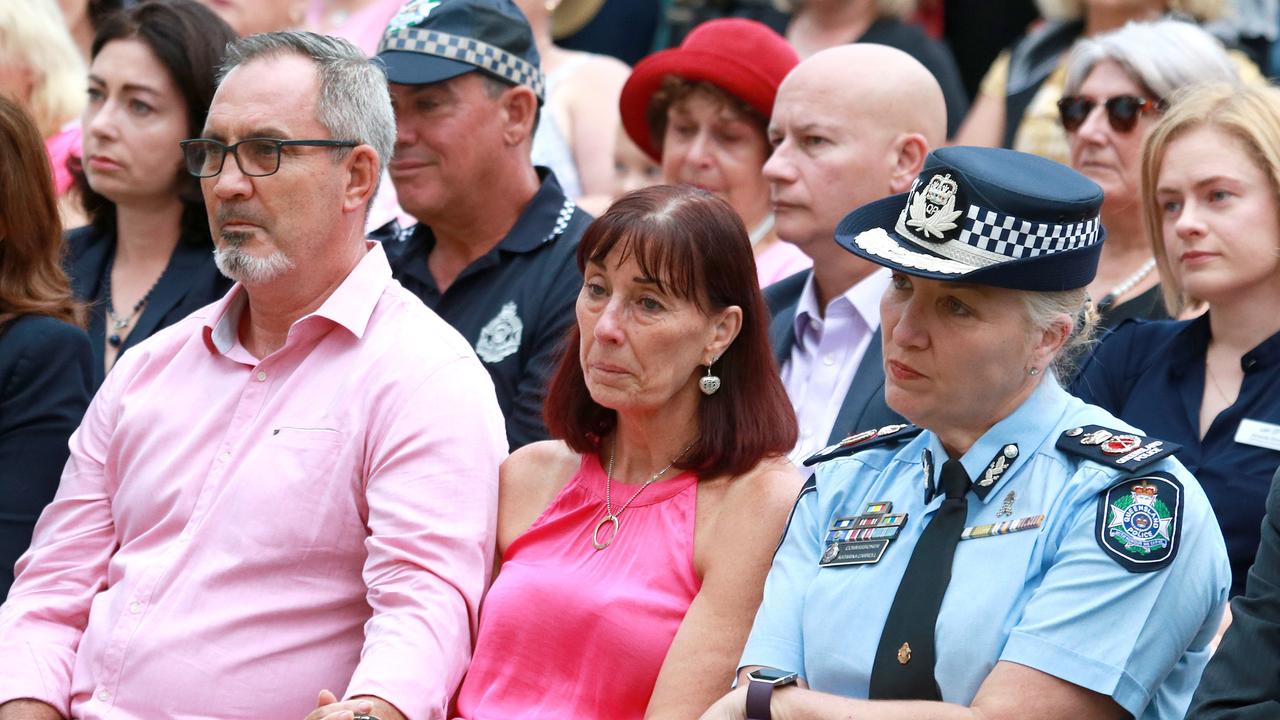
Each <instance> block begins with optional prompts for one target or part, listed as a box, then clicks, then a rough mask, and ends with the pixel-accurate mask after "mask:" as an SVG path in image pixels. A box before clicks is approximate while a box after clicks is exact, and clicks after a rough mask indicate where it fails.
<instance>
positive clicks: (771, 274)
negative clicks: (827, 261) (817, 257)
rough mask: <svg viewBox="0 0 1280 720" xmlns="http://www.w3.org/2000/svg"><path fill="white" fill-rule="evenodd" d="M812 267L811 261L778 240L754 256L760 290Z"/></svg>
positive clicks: (802, 253)
mask: <svg viewBox="0 0 1280 720" xmlns="http://www.w3.org/2000/svg"><path fill="white" fill-rule="evenodd" d="M812 266H813V260H811V259H810V258H809V256H808V255H805V254H804V252H803V251H801V250H800V248H798V247H796V246H795V245H792V244H791V243H789V242H787V241H786V240H778V241H777V242H775V243H773V244H772V245H770V246H769V247H767V248H765V249H764V252H762V253H760V254H759V255H756V277H758V278H759V279H760V287H762V288H763V287H769V286H770V285H772V284H774V283H776V282H778V281H779V280H782V279H783V278H788V277H791V276H792V275H795V274H796V273H798V272H800V271H801V270H808V269H809V268H810V267H812Z"/></svg>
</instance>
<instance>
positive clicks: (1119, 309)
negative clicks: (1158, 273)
mask: <svg viewBox="0 0 1280 720" xmlns="http://www.w3.org/2000/svg"><path fill="white" fill-rule="evenodd" d="M1168 319H1169V312H1168V311H1167V310H1165V307H1164V296H1163V295H1162V294H1161V293H1160V285H1159V284H1157V285H1156V286H1154V287H1152V288H1151V289H1149V290H1147V291H1146V292H1144V293H1142V294H1141V295H1138V296H1137V297H1134V298H1131V299H1129V300H1125V301H1124V302H1122V303H1120V304H1119V305H1113V306H1111V307H1110V308H1108V309H1107V310H1106V311H1105V312H1103V313H1102V317H1100V318H1099V319H1098V329H1099V330H1107V331H1109V330H1115V329H1116V328H1118V327H1120V324H1121V323H1123V322H1124V321H1125V320H1168Z"/></svg>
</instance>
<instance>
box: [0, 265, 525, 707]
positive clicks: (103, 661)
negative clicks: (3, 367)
mask: <svg viewBox="0 0 1280 720" xmlns="http://www.w3.org/2000/svg"><path fill="white" fill-rule="evenodd" d="M246 301H247V295H246V293H245V290H244V289H243V287H242V286H240V285H236V286H235V287H234V288H233V289H232V290H231V291H230V292H229V293H228V294H227V296H226V297H225V298H223V299H222V300H219V301H218V302H216V303H214V304H213V305H210V306H208V307H206V308H204V309H202V310H199V311H197V312H195V313H194V314H193V315H191V316H190V317H188V318H187V319H185V320H183V321H181V322H179V323H178V324H176V325H174V326H172V327H170V328H168V329H166V330H163V331H161V332H160V333H158V334H156V335H155V336H153V337H152V338H150V339H148V340H147V341H146V342H145V343H143V344H141V345H139V346H137V347H136V348H134V349H133V350H131V351H130V352H129V353H128V354H126V355H124V356H122V357H121V359H120V362H119V363H118V364H117V365H116V367H115V368H114V369H113V370H112V371H111V373H110V374H109V375H108V376H107V379H106V383H105V384H104V385H103V386H102V389H101V390H100V391H99V392H98V395H97V397H96V398H95V399H94V401H93V404H92V405H91V406H90V408H89V411H88V413H87V415H86V416H85V419H84V422H83V424H82V425H81V426H80V429H79V430H77V431H76V433H75V435H74V436H72V439H71V459H70V461H69V462H68V464H67V468H66V470H65V471H64V473H63V476H62V482H61V486H60V487H59V489H58V494H57V497H56V499H55V500H54V502H53V504H51V505H50V506H49V507H48V509H47V510H46V511H45V512H44V514H43V516H42V517H41V519H40V522H39V524H38V525H37V527H36V532H35V539H34V542H33V544H32V547H31V549H30V550H29V551H28V552H27V554H26V555H24V556H23V558H22V559H21V560H20V561H19V563H18V577H17V580H16V582H15V583H14V586H13V590H12V592H11V594H10V595H9V599H8V602H6V603H5V604H4V605H3V607H2V608H0V703H3V702H4V701H7V700H11V699H14V698H23V697H29V698H36V699H38V700H42V701H44V702H47V703H49V704H50V705H52V706H53V707H54V708H56V709H57V710H58V711H59V712H60V713H62V714H63V715H64V716H70V717H76V718H80V719H81V720H92V719H95V718H106V717H110V718H119V719H123V720H129V719H134V718H139V719H140V718H147V719H148V720H152V719H155V718H181V717H188V718H191V717H201V718H228V719H229V718H242V719H244V720H262V719H263V718H302V717H304V716H305V715H306V714H307V713H308V712H310V711H311V710H312V709H314V707H315V704H316V695H317V693H318V692H319V691H320V689H322V688H330V689H332V690H334V691H335V692H338V693H342V692H343V690H344V689H345V694H346V696H348V697H349V696H351V695H375V696H378V697H381V698H383V699H385V700H387V701H388V702H391V703H392V704H394V705H396V706H397V707H398V708H400V709H401V710H402V711H403V712H404V714H405V715H406V716H408V717H410V718H414V720H418V719H420V718H441V717H444V714H445V712H446V707H447V704H448V701H449V699H450V697H451V696H452V695H453V693H454V690H455V689H456V687H457V684H458V682H459V681H460V680H461V678H462V675H463V672H464V670H465V669H466V666H467V659H468V656H469V654H470V651H471V641H472V637H473V632H474V629H475V626H476V621H477V609H478V607H479V603H480V596H481V593H482V592H483V591H484V587H485V583H486V580H487V576H488V575H489V571H490V568H491V567H492V554H493V544H494V530H495V513H496V508H497V471H498V465H499V464H500V462H501V461H502V459H503V458H504V456H505V454H506V447H507V441H506V438H505V436H504V430H503V421H502V416H501V414H500V412H499V410H498V405H497V401H496V399H495V397H494V391H493V385H492V383H491V382H490V380H489V375H488V373H487V372H485V370H484V368H483V367H482V366H481V365H480V363H479V361H478V360H477V359H476V357H475V355H474V354H473V352H472V350H471V348H470V347H469V346H468V345H467V343H466V342H465V341H464V340H463V339H462V337H461V336H459V335H458V334H457V333H456V332H455V331H454V330H453V329H452V328H450V327H449V326H448V325H447V324H445V323H444V322H443V321H442V320H440V318H439V317H437V316H436V315H435V314H434V313H432V312H431V311H430V310H428V309H427V308H426V307H424V306H423V305H422V303H421V302H420V301H419V300H418V299H417V298H416V297H414V296H412V295H411V294H409V293H408V292H407V291H405V290H404V289H403V288H401V287H400V285H399V283H397V282H395V281H394V280H392V278H391V268H390V266H389V265H388V264H387V260H386V256H385V254H384V253H383V250H382V247H381V246H380V245H373V246H372V248H371V249H370V250H369V252H368V253H367V254H366V256H365V257H364V259H363V260H362V261H361V262H360V263H359V265H358V266H357V267H356V268H355V269H354V270H353V271H352V273H351V274H350V275H349V276H348V277H347V279H346V280H345V281H344V282H343V283H342V284H341V285H340V286H339V287H338V288H337V290H335V291H334V293H333V294H332V295H331V296H330V297H329V298H328V299H327V300H326V301H325V302H324V304H323V305H322V306H321V307H320V308H319V309H318V310H316V311H315V312H314V313H312V314H310V315H308V316H306V317H303V318H301V319H300V320H298V321H297V322H295V323H294V324H293V326H292V328H291V329H290V331H289V336H288V340H287V342H286V343H285V345H284V347H282V348H281V349H280V350H278V351H276V352H274V353H272V354H271V355H269V356H267V357H266V358H264V359H263V360H261V361H259V360H257V359H255V358H254V357H253V356H252V355H250V354H249V352H248V351H247V350H246V349H245V348H244V346H242V345H241V344H240V341H239V339H238V332H237V327H238V324H239V318H240V316H241V314H242V312H243V311H244V309H245V307H246ZM441 408H449V409H450V411H449V412H448V413H442V412H440V409H441Z"/></svg>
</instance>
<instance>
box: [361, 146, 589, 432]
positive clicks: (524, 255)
mask: <svg viewBox="0 0 1280 720" xmlns="http://www.w3.org/2000/svg"><path fill="white" fill-rule="evenodd" d="M538 176H539V177H540V178H541V179H542V185H541V187H539V188H538V192H537V193H536V194H535V195H534V196H533V199H532V200H530V201H529V204H528V205H527V206H525V209H524V211H523V212H522V213H520V217H519V218H518V219H517V220H516V224H515V225H513V226H512V227H511V230H510V231H508V232H507V235H506V237H504V238H502V241H501V242H499V243H498V245H497V246H496V247H494V248H493V249H492V250H490V251H489V252H488V253H486V254H485V255H483V256H481V257H479V258H477V259H476V260H475V261H474V262H472V263H471V264H470V265H468V266H467V267H466V268H464V269H463V270H462V272H461V273H459V274H458V277H457V279H455V280H454V281H453V283H452V284H451V285H449V287H448V289H446V290H445V291H444V292H443V293H441V292H440V289H439V287H438V286H437V285H436V281H435V278H434V277H432V275H431V270H430V269H429V268H428V267H427V256H428V255H430V254H431V249H432V248H433V247H435V236H434V235H432V233H431V228H429V227H427V226H425V225H422V224H418V225H415V226H414V227H413V228H411V229H409V230H407V231H405V232H404V233H401V239H399V240H398V241H396V240H388V241H387V242H386V245H387V255H388V258H389V259H390V261H391V269H392V272H393V273H394V275H395V278H396V279H397V280H399V281H400V284H401V285H404V286H405V288H407V289H408V290H409V291H410V292H412V293H413V294H414V295H417V296H418V297H420V298H422V302H424V303H426V305H427V307H429V308H431V309H432V310H434V311H436V313H437V314H439V315H440V317H442V318H444V319H445V321H446V322H448V323H449V324H450V325H452V326H453V327H454V329H456V330H457V331H458V332H460V333H462V336H463V337H464V338H466V339H467V341H468V342H470V343H471V346H472V347H474V348H475V350H476V355H477V356H479V357H480V360H481V362H483V363H484V366H485V368H486V369H487V370H488V371H489V375H490V376H491V377H492V378H493V385H494V388H495V389H496V390H497V393H498V405H499V406H500V407H501V408H502V414H503V416H504V417H505V418H506V420H507V442H508V443H510V445H511V449H513V450H514V449H516V448H518V447H520V446H522V445H527V444H528V443H531V442H534V441H537V440H544V439H546V437H547V430H546V427H545V426H544V425H543V423H542V399H543V397H544V394H545V390H546V387H545V386H546V383H547V381H548V379H549V378H550V376H551V373H552V372H554V371H555V367H556V364H557V363H558V362H559V360H560V351H561V348H562V347H563V344H564V339H565V334H566V332H567V330H568V328H569V325H570V323H572V322H574V303H575V302H576V300H577V297H578V292H579V290H581V288H582V275H581V273H579V272H578V265H577V260H576V253H577V250H578V240H579V238H581V237H582V233H583V231H585V230H586V229H587V225H588V224H590V223H591V219H592V218H591V216H590V215H588V214H587V213H585V212H583V211H582V210H580V209H578V208H577V206H576V205H574V203H573V201H572V200H570V199H569V198H567V197H565V195H564V192H563V191H562V190H561V189H560V183H559V182H557V181H556V177H555V174H554V173H552V172H551V171H550V170H547V169H545V168H538ZM575 351H576V348H575Z"/></svg>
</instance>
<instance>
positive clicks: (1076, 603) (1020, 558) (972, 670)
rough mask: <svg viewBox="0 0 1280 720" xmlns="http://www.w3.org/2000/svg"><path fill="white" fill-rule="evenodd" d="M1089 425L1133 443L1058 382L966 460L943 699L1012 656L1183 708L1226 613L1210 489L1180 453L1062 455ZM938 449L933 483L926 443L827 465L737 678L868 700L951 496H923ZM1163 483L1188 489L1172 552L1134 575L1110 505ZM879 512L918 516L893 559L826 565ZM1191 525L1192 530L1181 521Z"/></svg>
mask: <svg viewBox="0 0 1280 720" xmlns="http://www.w3.org/2000/svg"><path fill="white" fill-rule="evenodd" d="M1089 424H1096V425H1103V426H1109V427H1112V428H1117V429H1120V430H1126V431H1127V430H1129V428H1127V427H1126V426H1124V425H1123V424H1122V423H1119V421H1117V420H1115V419H1114V418H1113V417H1112V416H1110V415H1109V414H1107V413H1106V412H1104V411H1103V410H1101V409H1099V408H1096V407H1093V406H1090V405H1085V404H1084V403H1082V402H1080V401H1079V400H1078V399H1076V398H1074V397H1071V396H1070V395H1069V394H1067V392H1066V391H1065V390H1063V389H1062V388H1061V387H1060V386H1059V385H1058V384H1057V383H1056V382H1055V381H1054V380H1053V378H1052V377H1046V378H1045V379H1044V380H1043V381H1042V382H1041V384H1040V386H1039V387H1038V388H1036V390H1035V391H1033V393H1032V394H1031V396H1030V397H1029V398H1028V399H1027V400H1026V401H1025V402H1023V404H1022V405H1021V406H1020V407H1019V408H1018V409H1017V410H1015V411H1014V412H1013V413H1012V414H1010V415H1009V416H1008V417H1006V418H1004V419H1003V420H1001V421H1000V422H998V423H996V424H995V425H994V426H992V427H991V429H990V430H988V431H987V432H986V433H985V434H983V435H982V437H980V438H979V439H978V440H977V441H976V442H975V443H974V444H973V446H972V447H971V448H970V449H969V451H968V452H967V453H965V454H964V456H963V457H961V458H959V460H960V462H961V463H962V464H963V465H964V467H965V470H966V471H967V472H968V474H969V476H970V477H971V478H972V479H973V480H974V481H975V483H976V484H975V485H974V487H973V489H972V490H971V491H970V493H969V494H968V495H967V497H968V503H969V508H968V517H967V520H966V526H967V529H966V535H967V537H966V536H962V538H965V539H962V540H961V542H960V543H959V545H958V546H957V548H956V554H955V559H954V561H953V566H952V568H953V569H952V579H951V583H950V584H949V585H948V587H947V592H946V595H945V596H944V598H943V601H942V607H941V610H940V612H939V615H938V621H937V626H936V627H937V636H936V643H937V657H938V661H937V665H936V667H935V677H936V679H937V682H938V686H939V688H940V690H941V692H942V697H943V699H944V700H945V701H946V702H949V703H956V704H960V705H968V704H970V703H971V702H972V700H973V698H974V695H975V694H976V693H977V691H978V688H979V686H981V684H982V682H983V681H984V680H985V679H986V677H987V675H988V674H989V673H990V672H991V670H992V668H993V667H995V664H996V663H997V662H999V661H1002V660H1003V661H1008V662H1014V663H1018V664H1020V665H1026V666H1028V667H1032V668H1035V669H1037V670H1040V671H1041V672H1044V673H1047V674H1049V675H1053V676H1055V677H1058V678H1061V679H1063V680H1065V681H1067V682H1069V683H1072V684H1074V685H1078V686H1080V687H1083V688H1087V689H1089V690H1092V691H1094V692H1097V693H1101V694H1103V695H1107V696H1109V697H1111V698H1113V699H1114V700H1115V702H1116V703H1117V704H1119V705H1120V706H1121V707H1123V708H1124V709H1125V710H1126V711H1128V712H1129V713H1130V714H1131V715H1132V716H1133V717H1135V718H1139V719H1141V720H1154V719H1156V718H1166V719H1167V718H1181V717H1182V715H1183V713H1185V712H1186V708H1187V705H1188V704H1189V702H1190V700H1191V694H1192V692H1193V691H1194V690H1195V686H1196V682H1197V680H1198V679H1199V677H1200V672H1201V670H1202V669H1203V668H1204V665H1205V663H1206V662H1207V661H1208V659H1209V655H1210V650H1209V643H1210V641H1211V640H1212V639H1213V636H1214V633H1215V632H1216V630H1217V628H1218V623H1219V621H1220V618H1221V615H1222V608H1223V605H1224V604H1225V601H1226V594H1227V584H1228V581H1229V578H1230V574H1229V571H1228V567H1227V559H1226V552H1225V550H1224V548H1223V543H1222V535H1221V533H1220V532H1219V531H1218V526H1217V523H1215V522H1214V520H1213V514H1212V510H1211V509H1210V507H1209V503H1208V501H1207V500H1206V499H1205V496H1204V493H1203V492H1202V491H1201V490H1200V487H1199V485H1198V484H1197V483H1196V481H1195V479H1194V478H1193V477H1192V476H1191V475H1190V473H1188V472H1187V471H1186V470H1185V469H1184V468H1183V467H1182V466H1181V465H1180V464H1179V463H1178V462H1177V461H1176V460H1174V459H1173V458H1169V457H1166V458H1163V459H1154V460H1152V461H1151V464H1149V465H1147V466H1145V467H1142V468H1141V471H1140V472H1139V473H1137V474H1134V473H1132V472H1131V471H1130V470H1129V469H1128V468H1127V467H1126V466H1119V465H1117V464H1116V462H1115V461H1114V460H1112V461H1107V462H1101V461H1097V460H1093V459H1088V458H1086V457H1082V456H1081V455H1079V454H1077V453H1075V452H1065V451H1063V450H1059V449H1058V447H1057V443H1058V442H1060V441H1061V442H1064V443H1074V442H1076V440H1075V439H1074V438H1073V437H1072V436H1067V435H1066V433H1068V432H1071V433H1075V435H1076V437H1082V435H1081V433H1077V432H1076V428H1080V427H1081V426H1084V425H1089ZM1081 432H1083V431H1081ZM1135 440H1136V438H1135ZM1010 448H1013V449H1010ZM925 451H928V452H929V454H930V457H931V458H932V459H933V463H932V465H933V466H934V467H935V469H934V471H933V472H934V473H935V474H936V472H937V469H936V468H940V467H941V465H942V463H943V462H944V461H945V460H946V458H947V454H946V452H945V450H943V448H942V445H941V443H940V442H939V440H938V438H937V436H935V435H934V434H933V433H931V432H929V431H925V432H922V433H920V434H918V435H915V436H914V437H913V438H911V439H910V440H904V441H899V442H886V443H884V444H882V445H880V446H877V447H868V448H866V449H863V450H862V451H860V452H857V453H856V454H853V455H850V456H847V457H843V458H839V459H834V460H830V461H827V462H824V463H822V464H820V465H819V466H818V470H817V473H816V474H815V476H814V478H813V479H812V480H811V484H810V485H806V489H805V491H804V492H802V493H801V496H800V498H799V500H797V502H796V506H795V510H794V511H793V514H792V518H791V521H790V524H789V526H788V529H787V532H786V535H785V537H784V538H783V541H782V544H781V546H780V547H779V548H778V552H777V554H776V555H775V557H774V560H773V567H772V568H771V569H770V571H769V576H768V579H767V580H766V582H765V589H764V599H763V601H762V602H761V605H760V610H759V612H758V614H757V615H756V619H755V624H754V625H753V627H752V629H751V635H750V637H749V639H748V640H747V645H746V648H745V650H744V651H743V656H742V660H741V663H740V666H744V667H745V666H748V665H765V666H769V667H775V668H779V669H782V670H791V671H795V672H798V673H799V674H800V675H801V676H803V677H804V678H805V679H806V681H807V682H808V683H809V685H810V687H812V688H813V689H815V690H819V691H823V692H830V693H836V694H839V695H844V696H847V697H854V698H866V697H867V694H868V689H869V681H870V676H871V668H872V664H873V659H874V656H875V651H876V647H877V645H878V644H879V642H880V635H881V631H882V629H883V627H884V621H885V618H886V617H887V615H888V612H889V608H890V606H891V605H892V603H893V598H894V595H895V594H896V593H897V590H898V584H899V582H900V581H901V579H902V575H903V573H904V571H905V570H906V566H907V561H908V560H909V559H910V557H911V553H912V550H913V548H914V546H915V544H916V543H917V542H918V541H919V539H920V535H921V533H922V532H923V530H924V528H925V527H926V526H927V525H928V523H929V522H930V520H931V518H932V517H933V514H934V513H935V512H937V510H938V508H939V507H940V506H941V505H942V501H943V499H944V497H943V496H942V495H941V494H940V493H939V494H938V495H937V496H935V497H930V496H929V493H928V492H927V490H926V487H927V483H928V481H927V479H926V476H925V471H924V466H925V464H926V463H925V462H924V461H923V458H924V456H925ZM1010 456H1012V457H1010ZM998 457H1003V458H1005V459H1006V462H1005V464H1004V469H1003V471H1002V473H1001V474H999V475H998V477H996V478H994V479H991V480H990V482H989V483H988V484H987V485H986V486H983V485H982V483H983V482H984V481H986V480H988V478H989V476H987V475H986V470H987V468H988V467H991V464H992V463H995V462H997V460H996V458H998ZM1114 457H1117V458H1118V457H1119V456H1114ZM1162 473H1163V474H1165V475H1164V477H1168V478H1173V479H1175V482H1173V483H1170V482H1169V481H1167V480H1157V481H1156V482H1159V483H1161V484H1162V486H1168V487H1175V486H1176V485H1180V486H1181V492H1179V493H1177V494H1176V495H1165V494H1163V492H1164V491H1162V495H1161V498H1162V499H1164V500H1168V508H1166V510H1168V509H1169V508H1172V511H1171V512H1165V513H1164V515H1163V517H1164V520H1163V521H1162V522H1163V523H1165V524H1163V525H1162V526H1160V527H1159V528H1158V529H1159V531H1160V532H1159V534H1153V537H1154V539H1156V541H1157V543H1158V544H1159V543H1165V541H1166V540H1169V541H1170V542H1171V544H1169V543H1166V544H1164V545H1163V551H1164V552H1171V553H1173V555H1172V557H1171V558H1167V557H1166V558H1165V559H1164V560H1162V561H1161V562H1159V563H1157V564H1155V565H1150V566H1147V568H1146V570H1147V571H1137V572H1135V571H1131V570H1130V569H1129V568H1128V567H1126V565H1125V564H1124V562H1122V558H1121V557H1119V556H1117V554H1116V553H1115V552H1114V551H1108V550H1105V549H1104V547H1103V544H1104V542H1105V541H1104V540H1102V539H1101V537H1100V535H1099V534H1098V533H1099V531H1100V530H1101V531H1102V532H1110V531H1111V530H1113V529H1114V526H1115V523H1116V521H1117V517H1118V515H1117V514H1116V511H1115V510H1113V509H1112V508H1113V507H1115V506H1119V507H1121V508H1124V507H1127V506H1129V505H1131V504H1132V503H1133V502H1136V500H1135V498H1136V497H1137V496H1136V495H1135V494H1134V492H1136V491H1131V490H1130V488H1131V486H1140V485H1142V483H1143V482H1145V480H1142V481H1140V480H1139V478H1146V477H1148V476H1152V475H1157V476H1158V475H1161V474H1162ZM1130 496H1132V497H1130ZM877 504H891V505H892V506H891V507H884V506H883V505H881V506H880V507H879V508H878V510H879V511H886V510H887V511H888V512H890V513H894V514H905V515H906V518H905V521H904V522H903V524H902V525H901V530H900V531H899V533H898V535H897V537H896V538H894V539H892V540H891V541H890V542H889V544H888V546H887V547H886V548H885V549H884V552H883V554H882V555H881V556H880V559H879V561H878V562H872V563H867V564H848V565H832V564H826V565H823V564H821V563H823V562H826V561H828V560H829V559H830V558H829V553H830V550H831V546H830V545H829V544H828V541H829V540H831V537H830V534H831V532H832V528H833V527H837V526H838V525H840V524H842V523H847V522H849V520H850V519H851V518H857V517H858V516H860V515H864V514H866V513H869V512H872V511H873V510H875V509H876V506H877ZM1179 517H1180V520H1181V523H1180V525H1177V524H1173V525H1171V524H1168V523H1167V521H1169V520H1170V519H1171V518H1172V519H1175V520H1176V519H1179ZM1103 518H1105V521H1104V524H1103V527H1099V521H1100V519H1103ZM855 522H856V520H855ZM1001 523H1003V525H1001ZM887 524H891V523H881V524H877V525H876V526H875V527H876V529H877V530H881V529H882V528H881V527H880V525H887ZM1125 527H1126V529H1127V528H1128V526H1125ZM1148 527H1150V526H1148ZM837 532H838V531H837ZM872 537H876V536H874V535H873V536H872ZM1149 557H1156V555H1150V556H1149Z"/></svg>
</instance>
